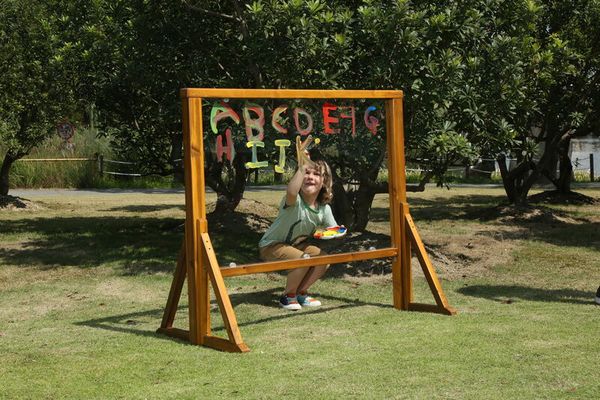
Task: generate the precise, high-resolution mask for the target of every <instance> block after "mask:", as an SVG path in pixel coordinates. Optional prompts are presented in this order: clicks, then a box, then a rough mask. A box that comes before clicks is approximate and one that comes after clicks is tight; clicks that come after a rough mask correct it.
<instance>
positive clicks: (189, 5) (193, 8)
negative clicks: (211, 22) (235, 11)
mask: <svg viewBox="0 0 600 400" xmlns="http://www.w3.org/2000/svg"><path fill="white" fill-rule="evenodd" d="M183 4H184V5H185V6H186V7H187V8H189V9H190V10H192V11H197V12H200V13H203V14H207V15H212V16H213V17H220V18H224V19H228V20H231V21H237V18H236V17H234V16H233V15H229V14H223V13H220V12H217V11H212V10H206V9H204V8H200V7H198V6H196V5H192V4H190V3H189V2H187V1H186V0H183Z"/></svg>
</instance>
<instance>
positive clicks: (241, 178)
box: [213, 154, 248, 214]
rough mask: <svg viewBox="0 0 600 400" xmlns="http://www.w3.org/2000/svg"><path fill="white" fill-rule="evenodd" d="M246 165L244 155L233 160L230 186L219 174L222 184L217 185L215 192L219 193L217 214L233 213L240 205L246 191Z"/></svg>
mask: <svg viewBox="0 0 600 400" xmlns="http://www.w3.org/2000/svg"><path fill="white" fill-rule="evenodd" d="M245 164H246V163H245V157H243V156H242V154H239V155H236V157H235V158H234V159H233V163H232V167H233V171H232V172H231V174H230V176H229V182H228V184H225V182H223V180H222V177H221V176H220V173H219V177H218V179H219V180H220V182H219V184H218V185H216V186H217V189H216V190H215V191H216V192H217V204H216V206H215V211H214V212H215V213H217V214H218V213H226V212H233V211H235V209H236V207H237V206H238V205H239V204H240V201H242V198H243V197H244V191H245V190H246V175H247V173H248V170H247V169H246V166H245ZM213 189H215V188H213Z"/></svg>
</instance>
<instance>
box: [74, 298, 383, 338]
mask: <svg viewBox="0 0 600 400" xmlns="http://www.w3.org/2000/svg"><path fill="white" fill-rule="evenodd" d="M282 290H283V288H281V287H277V288H273V289H267V290H263V291H259V292H252V293H233V294H230V296H229V297H230V299H231V303H232V305H233V307H234V308H235V307H237V306H239V305H241V304H255V305H262V306H266V307H272V309H273V314H274V315H272V316H269V317H265V318H261V319H257V320H253V321H246V322H241V323H238V325H239V326H240V327H244V326H251V325H259V324H264V323H269V322H272V321H279V320H285V319H290V318H302V317H303V316H306V315H308V314H310V315H313V314H322V313H327V312H330V311H334V310H342V309H347V308H355V307H364V306H374V307H381V308H392V305H387V304H379V303H370V302H364V301H360V300H358V299H349V298H344V297H337V296H330V295H319V298H320V299H324V300H331V301H336V302H339V303H344V304H340V305H335V306H327V305H325V306H323V307H318V308H314V309H304V310H303V311H301V312H290V311H286V310H282V309H280V308H279V307H278V305H277V299H278V297H279V295H280V293H281V292H282ZM215 310H218V306H217V303H216V301H214V300H213V301H212V302H211V311H215ZM163 312H164V310H162V309H153V310H147V311H140V312H134V313H127V314H120V315H111V316H105V317H101V318H94V319H90V320H87V321H80V322H76V323H75V325H77V326H87V327H91V328H96V329H105V330H109V331H113V332H120V333H127V334H133V335H139V336H147V337H161V338H165V339H167V340H173V341H181V342H184V343H187V342H185V341H182V340H180V339H176V338H172V337H169V336H164V335H161V334H159V333H156V332H155V331H154V330H151V331H150V330H144V329H139V328H136V325H139V324H142V323H146V322H147V321H148V319H152V320H156V321H161V320H162V316H163ZM187 312H188V308H187V306H179V307H178V308H177V315H176V316H175V324H174V325H175V326H178V325H177V320H178V318H177V316H178V315H181V313H186V314H187ZM212 319H213V320H214V321H218V325H215V326H212V328H211V329H212V331H213V332H215V333H219V332H221V333H222V332H225V331H226V330H225V327H224V325H223V324H222V320H221V319H220V318H218V317H217V318H215V317H214V316H213V317H212ZM157 323H158V324H160V323H159V322H157ZM156 328H158V325H157V326H156ZM181 328H182V329H185V330H187V329H188V327H187V326H185V327H181Z"/></svg>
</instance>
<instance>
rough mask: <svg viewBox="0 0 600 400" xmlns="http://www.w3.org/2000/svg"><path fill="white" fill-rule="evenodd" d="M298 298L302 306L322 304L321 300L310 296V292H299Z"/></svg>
mask: <svg viewBox="0 0 600 400" xmlns="http://www.w3.org/2000/svg"><path fill="white" fill-rule="evenodd" d="M297 299H298V303H300V305H301V306H302V307H319V306H320V305H321V302H320V301H319V300H317V299H315V298H313V297H310V296H309V295H308V294H299V295H298V297H297Z"/></svg>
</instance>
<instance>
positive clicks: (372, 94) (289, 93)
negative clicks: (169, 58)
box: [180, 88, 404, 99]
mask: <svg viewBox="0 0 600 400" xmlns="http://www.w3.org/2000/svg"><path fill="white" fill-rule="evenodd" d="M180 95H181V97H182V98H189V97H199V98H221V99H398V98H402V97H403V96H404V94H403V92H402V91H401V90H302V89H202V88H184V89H181V92H180Z"/></svg>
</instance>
